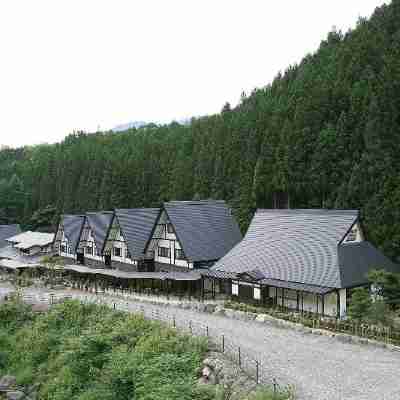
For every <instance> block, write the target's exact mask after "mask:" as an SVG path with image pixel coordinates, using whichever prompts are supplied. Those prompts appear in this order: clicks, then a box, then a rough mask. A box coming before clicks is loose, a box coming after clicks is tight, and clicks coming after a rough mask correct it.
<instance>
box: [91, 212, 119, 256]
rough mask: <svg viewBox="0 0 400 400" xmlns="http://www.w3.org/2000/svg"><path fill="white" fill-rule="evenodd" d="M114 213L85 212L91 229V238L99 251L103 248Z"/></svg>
mask: <svg viewBox="0 0 400 400" xmlns="http://www.w3.org/2000/svg"><path fill="white" fill-rule="evenodd" d="M113 215H114V213H113V212H112V211H99V212H89V213H86V218H87V220H88V223H89V226H90V229H91V230H92V234H93V239H94V241H95V243H96V247H97V249H98V250H99V251H102V250H103V247H104V243H105V240H106V236H107V233H108V230H109V228H110V224H111V221H112V218H113Z"/></svg>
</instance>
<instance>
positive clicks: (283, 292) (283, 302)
mask: <svg viewBox="0 0 400 400" xmlns="http://www.w3.org/2000/svg"><path fill="white" fill-rule="evenodd" d="M282 307H285V289H284V288H282Z"/></svg>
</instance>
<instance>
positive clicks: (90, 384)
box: [0, 301, 211, 400]
mask: <svg viewBox="0 0 400 400" xmlns="http://www.w3.org/2000/svg"><path fill="white" fill-rule="evenodd" d="M0 346H1V349H2V352H1V353H0V370H1V372H2V373H3V374H5V373H10V374H13V375H15V376H16V377H17V381H18V383H19V384H22V385H29V384H32V383H33V382H37V383H39V384H40V391H39V394H38V395H39V397H40V398H47V399H54V400H70V399H79V400H95V399H96V400H114V399H116V400H123V399H133V398H134V399H135V400H150V399H157V400H163V399H165V400H166V399H168V400H173V399H176V400H178V399H182V400H185V399H187V400H189V399H190V400H195V399H202V400H208V399H207V398H206V397H205V395H204V394H201V395H200V393H199V392H198V391H197V387H196V381H197V372H198V369H199V367H200V365H201V359H202V357H203V355H204V352H205V351H206V349H207V343H206V341H204V340H203V339H196V338H193V337H186V336H183V335H180V334H178V333H177V332H176V331H175V330H172V329H169V328H166V327H164V326H163V325H162V324H160V323H157V322H150V321H147V320H145V319H143V317H142V316H137V315H128V314H125V313H121V312H115V311H113V310H111V309H108V308H106V307H102V306H97V305H82V304H80V303H79V302H77V301H70V302H66V303H63V304H59V305H57V306H55V307H53V308H52V309H51V310H50V311H49V312H48V313H46V314H42V315H39V316H38V315H33V314H32V312H31V311H30V309H29V307H27V306H24V305H23V304H21V303H19V302H18V301H14V302H8V303H5V304H2V305H0ZM210 400H211V398H210Z"/></svg>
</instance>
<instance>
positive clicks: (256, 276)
mask: <svg viewBox="0 0 400 400" xmlns="http://www.w3.org/2000/svg"><path fill="white" fill-rule="evenodd" d="M238 275H239V277H240V278H241V277H242V276H243V275H246V276H248V277H249V278H250V279H251V280H252V281H255V282H257V281H261V279H264V278H265V275H264V274H263V273H262V272H261V271H259V270H258V269H254V270H252V271H246V272H241V273H240V274H238Z"/></svg>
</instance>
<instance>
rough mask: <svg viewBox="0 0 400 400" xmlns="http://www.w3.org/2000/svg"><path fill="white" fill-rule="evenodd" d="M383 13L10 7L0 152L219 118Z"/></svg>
mask: <svg viewBox="0 0 400 400" xmlns="http://www.w3.org/2000/svg"><path fill="white" fill-rule="evenodd" d="M387 2H388V1H387ZM383 3H384V0H335V1H333V0H324V1H321V0H303V1H294V0H279V1H271V0H269V1H267V0H243V1H241V0H230V1H227V0H218V1H216V0H213V1H212V0H201V1H198V0H197V1H194V0H185V1H184V0H168V1H165V0H158V1H155V0H127V1H124V0H112V1H111V0H108V1H103V0H93V1H92V0H35V1H32V0H1V1H0V146H2V145H3V146H4V145H6V146H11V147H17V146H21V145H30V144H39V143H54V142H58V141H61V140H62V139H63V138H64V137H65V136H66V135H67V134H69V133H71V132H73V131H74V130H84V131H86V132H93V131H96V130H99V129H101V130H107V129H111V128H113V127H115V126H117V125H119V124H124V123H127V122H130V121H149V122H150V121H156V122H168V121H171V120H174V119H175V120H180V119H184V118H189V117H191V116H201V115H206V114H213V113H217V112H219V111H220V110H221V109H222V107H223V105H224V104H225V102H227V101H228V102H230V103H231V105H232V106H234V105H236V104H237V103H238V101H239V99H240V95H241V93H242V92H245V93H250V92H251V91H252V90H253V89H254V88H258V87H263V86H265V85H266V84H268V83H270V82H271V81H272V80H273V78H274V77H275V76H276V75H277V74H278V72H279V71H282V72H283V71H284V70H285V69H286V68H287V67H288V66H289V65H292V64H294V63H298V62H299V61H301V59H302V58H303V57H304V56H305V55H306V54H308V53H312V52H314V51H316V50H317V49H318V47H319V44H320V42H321V40H323V39H325V38H326V36H327V34H328V32H329V31H331V30H332V28H333V27H336V29H341V30H342V31H343V32H346V31H347V30H348V29H349V28H354V27H355V25H356V22H357V20H358V18H359V17H360V16H362V17H369V16H370V15H371V14H372V12H373V11H374V9H375V8H376V7H377V6H380V5H382V4H383Z"/></svg>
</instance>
